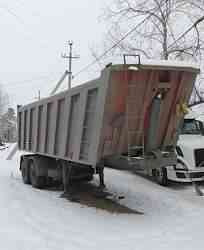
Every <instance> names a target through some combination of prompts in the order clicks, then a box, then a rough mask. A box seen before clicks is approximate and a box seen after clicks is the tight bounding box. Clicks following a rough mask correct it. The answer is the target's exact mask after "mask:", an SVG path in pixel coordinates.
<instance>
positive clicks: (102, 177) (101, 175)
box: [98, 166, 105, 189]
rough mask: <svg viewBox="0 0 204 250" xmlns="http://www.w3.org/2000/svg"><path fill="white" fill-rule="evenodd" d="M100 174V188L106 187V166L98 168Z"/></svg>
mask: <svg viewBox="0 0 204 250" xmlns="http://www.w3.org/2000/svg"><path fill="white" fill-rule="evenodd" d="M98 174H99V181H100V184H99V188H100V189H104V188H105V184H104V166H100V167H99V168H98Z"/></svg>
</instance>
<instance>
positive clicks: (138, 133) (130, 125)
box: [126, 84, 145, 164]
mask: <svg viewBox="0 0 204 250" xmlns="http://www.w3.org/2000/svg"><path fill="white" fill-rule="evenodd" d="M133 87H134V88H136V85H133V84H130V85H128V97H127V103H126V125H127V143H128V152H127V153H128V161H129V164H131V162H132V161H131V157H132V156H133V155H134V153H135V152H136V151H137V152H138V151H141V155H140V157H141V156H142V157H144V151H145V150H144V130H143V126H142V124H143V121H144V116H142V115H141V116H136V114H135V112H134V111H132V107H134V105H138V103H136V101H135V98H134V97H131V96H130V95H131V91H130V90H132V88H133ZM135 125H137V128H138V129H134V127H135ZM141 127H142V129H141ZM134 139H136V140H138V141H139V140H142V141H141V145H133V143H132V141H134Z"/></svg>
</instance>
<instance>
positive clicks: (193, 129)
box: [181, 119, 202, 135]
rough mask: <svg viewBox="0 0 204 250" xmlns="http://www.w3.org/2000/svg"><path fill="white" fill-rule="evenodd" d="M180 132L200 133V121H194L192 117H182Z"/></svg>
mask: <svg viewBox="0 0 204 250" xmlns="http://www.w3.org/2000/svg"><path fill="white" fill-rule="evenodd" d="M181 134H192V135H198V134H202V126H201V122H200V121H196V120H194V119H184V123H183V127H182V129H181Z"/></svg>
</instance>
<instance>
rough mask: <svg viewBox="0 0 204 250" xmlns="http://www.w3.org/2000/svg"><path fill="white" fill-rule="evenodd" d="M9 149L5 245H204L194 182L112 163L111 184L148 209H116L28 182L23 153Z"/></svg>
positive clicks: (0, 174) (0, 164)
mask: <svg viewBox="0 0 204 250" xmlns="http://www.w3.org/2000/svg"><path fill="white" fill-rule="evenodd" d="M10 150H11V148H10ZM8 152H9V149H8V150H5V151H4V152H3V151H1V152H0V221H1V228H0V244H1V245H0V246H1V249H4V250H10V249H12V250H13V249H15V250H36V249H38V250H41V249H43V250H47V249H49V250H59V249H60V250H62V249H64V250H65V249H66V250H67V249H69V250H75V249H76V250H79V249H80V250H82V249H83V250H86V249H87V250H92V249H94V250H96V249H97V250H109V249H110V250H114V249H115V250H116V249H117V250H136V249H137V250H146V249H147V250H150V249H156V250H160V249H161V250H165V249H167V250H172V249H185V250H190V249H191V250H193V249H196V250H201V249H203V246H204V236H203V224H204V211H203V208H204V198H203V197H198V196H196V194H195V192H194V190H193V189H192V187H191V185H185V186H182V185H171V186H170V187H168V188H164V187H160V186H158V185H157V184H155V183H153V182H151V181H150V180H147V179H144V178H142V177H140V176H136V175H133V174H131V173H125V172H119V171H116V170H109V169H108V170H106V172H105V174H106V183H107V187H108V189H109V190H111V191H112V192H113V193H114V192H115V193H117V194H121V195H124V196H125V199H124V200H122V201H121V202H122V203H123V204H124V205H127V206H129V207H130V208H133V209H136V210H138V211H140V212H143V213H144V214H143V215H139V214H136V215H135V214H134V215H133V214H132V215H130V214H127V215H124V214H123V215H121V214H111V213H108V212H106V211H103V210H97V209H95V208H90V207H86V206H84V205H80V204H78V203H72V202H70V201H67V200H65V199H63V198H60V194H61V193H60V192H58V191H47V190H37V189H33V188H32V187H31V186H29V185H24V184H23V183H22V181H21V176H20V172H19V170H18V167H19V159H17V158H14V160H11V161H6V160H5V159H6V157H7V156H6V155H7V153H8Z"/></svg>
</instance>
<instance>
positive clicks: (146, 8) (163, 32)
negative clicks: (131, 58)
mask: <svg viewBox="0 0 204 250" xmlns="http://www.w3.org/2000/svg"><path fill="white" fill-rule="evenodd" d="M104 17H105V19H106V20H108V21H109V22H111V24H112V25H111V28H110V30H109V32H108V34H107V40H108V43H110V42H112V43H115V42H117V41H118V40H119V39H120V38H121V37H122V36H123V35H124V34H125V33H126V32H127V31H128V30H131V29H132V30H133V32H132V33H131V35H130V36H129V37H128V38H127V39H126V40H124V41H123V42H122V43H120V46H118V49H120V50H122V51H123V52H124V51H126V52H138V53H140V54H142V55H143V56H144V57H147V58H158V57H159V58H161V59H166V60H167V59H172V58H174V59H175V58H177V59H180V60H184V59H185V60H186V59H191V60H192V59H193V60H196V61H200V60H201V58H202V50H203V49H204V41H203V39H202V37H203V36H202V35H203V34H202V33H203V32H202V28H203V25H202V23H203V21H204V1H203V0H148V1H144V0H115V1H114V3H113V5H112V6H111V7H109V8H108V9H106V12H105V15H104ZM141 20H144V21H143V22H142V24H141V25H138V24H139V23H140V22H141Z"/></svg>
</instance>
